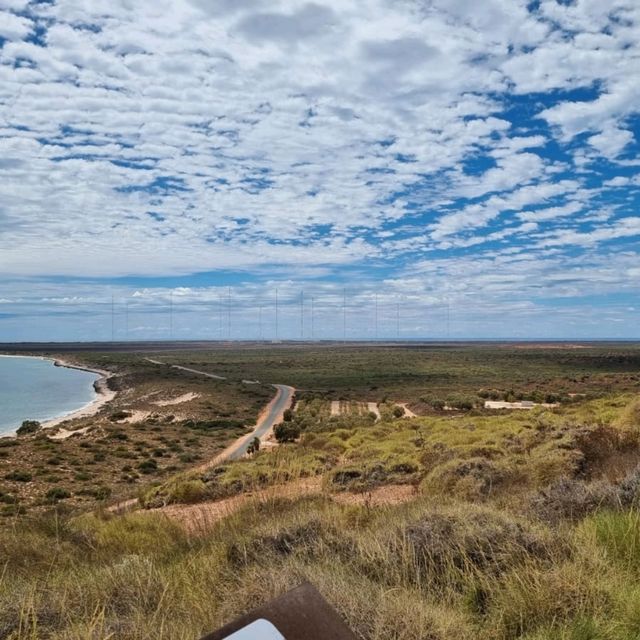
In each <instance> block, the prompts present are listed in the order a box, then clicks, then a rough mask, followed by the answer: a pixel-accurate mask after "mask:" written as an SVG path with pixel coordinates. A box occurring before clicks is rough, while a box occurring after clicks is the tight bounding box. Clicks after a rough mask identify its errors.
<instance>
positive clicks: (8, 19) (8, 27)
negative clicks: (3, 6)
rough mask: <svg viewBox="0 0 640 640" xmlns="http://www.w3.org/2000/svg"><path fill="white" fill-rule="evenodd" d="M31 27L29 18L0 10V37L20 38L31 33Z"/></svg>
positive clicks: (7, 38)
mask: <svg viewBox="0 0 640 640" xmlns="http://www.w3.org/2000/svg"><path fill="white" fill-rule="evenodd" d="M32 28H33V24H32V22H31V20H28V19H27V18H22V17H20V16H16V15H14V14H13V13H7V12H4V11H0V38H5V39H6V40H22V39H23V38H26V36H28V35H29V33H31V30H32Z"/></svg>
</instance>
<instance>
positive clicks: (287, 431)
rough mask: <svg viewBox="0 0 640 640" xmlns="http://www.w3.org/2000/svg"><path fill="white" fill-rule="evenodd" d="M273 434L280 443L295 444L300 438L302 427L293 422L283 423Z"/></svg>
mask: <svg viewBox="0 0 640 640" xmlns="http://www.w3.org/2000/svg"><path fill="white" fill-rule="evenodd" d="M273 433H274V435H275V437H276V440H277V441H278V442H295V441H296V440H297V439H298V438H299V437H300V433H301V431H300V427H299V426H298V425H296V424H293V423H291V422H283V423H281V424H279V425H277V426H276V427H275V429H274V430H273Z"/></svg>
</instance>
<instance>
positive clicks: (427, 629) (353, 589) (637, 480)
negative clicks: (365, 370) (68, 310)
mask: <svg viewBox="0 0 640 640" xmlns="http://www.w3.org/2000/svg"><path fill="white" fill-rule="evenodd" d="M384 349H390V353H396V352H397V349H396V348H395V347H394V348H384ZM254 351H259V349H257V348H256V349H250V350H247V352H246V353H245V352H244V351H242V350H236V351H231V350H229V351H223V350H220V352H215V353H209V354H188V355H187V356H184V355H183V356H179V355H178V354H171V355H170V356H167V355H166V354H165V355H163V356H162V358H163V359H165V358H166V359H168V358H169V357H170V358H175V359H178V358H181V362H182V363H183V364H184V366H193V367H194V368H198V369H199V368H202V367H203V366H204V365H205V360H206V359H207V358H208V359H209V364H210V366H211V367H212V369H211V372H212V373H213V369H214V366H213V364H211V360H213V359H214V358H216V359H218V360H219V362H217V363H216V364H217V366H219V367H220V368H224V367H225V366H228V367H229V369H228V370H227V371H223V374H227V375H229V377H230V380H229V381H228V382H227V383H226V384H229V385H231V387H234V385H236V384H238V381H239V380H241V379H243V378H245V377H246V378H247V379H248V378H250V379H252V380H256V379H260V380H261V382H263V383H267V382H284V383H289V384H294V380H295V379H296V377H298V385H299V386H298V390H297V394H296V404H295V406H294V408H293V410H292V411H291V413H290V414H287V416H286V420H285V423H284V424H285V425H287V427H288V428H295V430H296V431H297V432H299V436H298V437H297V438H296V439H295V440H294V441H289V442H282V443H281V444H280V445H278V446H271V447H265V446H260V447H259V448H257V450H256V451H254V452H253V453H252V454H251V455H250V456H248V457H246V458H245V459H243V460H241V461H237V462H225V463H222V464H218V465H215V466H213V465H210V466H208V467H206V468H205V467H202V468H200V469H194V468H192V469H190V468H189V466H188V465H187V466H185V468H184V469H183V470H178V472H177V473H171V472H166V473H165V474H164V475H162V476H160V477H153V474H151V477H150V479H149V482H146V483H144V484H141V486H140V490H139V494H138V495H139V508H138V509H137V510H136V511H134V512H131V513H127V514H125V515H116V514H114V513H112V512H110V511H108V510H107V509H106V508H102V509H97V510H96V509H94V510H88V509H87V508H86V507H85V508H84V509H83V508H81V505H78V504H74V503H73V499H72V498H70V497H65V496H64V494H61V493H59V492H58V491H57V487H52V489H55V490H54V491H51V493H50V494H49V493H47V494H45V495H44V497H43V501H44V502H46V501H49V502H48V506H45V505H43V506H42V507H41V508H40V509H29V510H27V512H26V513H25V514H22V515H20V514H19V513H18V511H19V506H20V503H19V502H18V503H14V502H12V492H11V491H7V490H6V489H5V488H4V484H3V483H2V482H0V486H1V487H2V489H0V491H1V493H0V502H2V503H3V504H4V505H5V506H9V507H12V508H13V509H14V511H13V514H12V515H11V516H10V517H5V518H4V519H3V526H2V528H0V558H2V559H3V571H2V572H0V637H3V638H4V637H6V638H10V639H11V640H26V639H27V638H28V639H32V638H51V639H56V640H62V639H64V640H72V639H77V640H80V639H84V638H105V639H106V638H123V639H125V640H134V639H135V640H138V639H140V640H142V639H143V638H148V637H158V638H165V639H167V640H169V639H174V638H184V639H187V638H189V639H191V638H197V637H199V636H200V635H202V634H204V633H205V632H209V631H211V630H213V629H215V628H217V627H219V626H221V625H222V624H224V623H226V622H228V621H229V620H230V619H232V618H234V617H235V616H237V615H239V614H241V613H243V612H246V611H247V610H250V609H252V608H254V607H256V606H258V605H259V604H262V603H264V602H266V601H267V600H269V599H271V598H273V597H275V596H277V595H280V594H281V593H283V592H284V591H286V590H288V589H289V588H293V587H295V586H297V585H298V584H300V582H302V581H304V580H310V581H311V582H312V583H314V584H315V585H316V586H317V587H318V588H319V590H320V591H321V592H322V593H323V594H324V595H325V597H326V598H327V599H328V600H329V601H330V602H331V603H332V604H333V605H334V606H335V607H336V608H337V610H338V611H339V612H340V613H341V614H342V616H343V617H344V618H345V620H346V621H347V623H348V624H349V626H350V627H351V628H352V629H353V630H354V632H355V633H356V635H357V636H358V637H360V638H363V639H366V640H388V639H397V640H400V639H408V640H418V639H420V640H424V639H429V640H449V639H451V640H454V639H455V640H465V639H467V638H468V639H469V640H471V639H472V638H473V639H476V638H479V639H480V640H492V639H494V638H495V639H498V640H516V639H523V640H552V639H554V640H555V639H558V638H560V639H566V640H600V639H602V640H605V639H607V640H609V639H610V640H632V639H636V638H638V637H640V589H639V588H638V587H637V584H638V582H639V580H640V470H639V469H638V464H639V463H640V399H639V397H638V390H639V389H640V378H639V376H638V373H639V372H640V366H639V365H640V361H639V359H638V356H639V355H640V351H638V350H637V349H636V348H635V347H632V346H622V347H620V346H619V347H615V348H614V347H612V346H610V345H607V346H604V347H598V348H596V347H591V348H589V349H555V350H548V349H544V350H543V349H539V350H538V349H528V350H521V349H516V348H511V349H507V348H506V347H492V348H489V347H469V348H468V351H467V352H465V350H464V349H462V348H456V349H454V350H451V351H450V354H449V355H450V358H451V362H452V366H451V370H452V372H457V373H452V376H453V377H452V378H451V380H452V392H451V393H452V394H457V397H458V398H463V397H468V398H470V399H473V402H472V403H471V404H472V406H471V407H468V406H466V405H465V407H460V406H458V407H455V408H454V407H453V406H452V403H451V399H452V398H453V397H456V396H455V395H452V396H451V397H447V393H446V391H445V389H444V387H443V388H440V387H438V384H439V383H437V382H434V384H433V385H430V384H429V383H428V382H425V378H424V368H425V367H426V366H427V365H425V364H424V362H423V359H425V358H427V356H428V353H427V350H424V351H421V350H419V349H415V348H411V349H407V350H405V351H404V352H403V358H398V360H393V358H392V363H395V364H392V366H391V367H390V369H391V371H392V372H393V371H394V370H395V373H393V375H397V376H398V378H397V381H396V383H395V386H394V385H390V387H389V389H383V388H378V389H376V390H375V394H373V393H372V394H371V395H368V392H367V389H368V390H369V391H371V389H370V384H369V382H366V383H362V384H361V383H358V384H356V383H355V382H354V380H355V378H353V377H349V378H348V380H347V378H342V376H347V373H348V371H347V369H348V366H347V365H346V364H345V362H347V361H348V360H349V358H352V359H354V360H355V361H356V362H364V361H366V362H370V363H373V362H377V363H378V365H377V366H378V367H381V365H380V362H381V359H380V358H378V357H373V356H369V355H367V354H365V353H363V352H365V351H366V349H364V348H362V349H361V350H357V349H355V348H347V350H346V352H344V353H342V356H343V357H342V358H339V359H338V364H337V365H336V367H335V368H334V369H333V370H331V371H329V370H327V369H318V382H317V384H307V385H304V386H303V385H301V384H300V382H301V379H302V377H303V376H307V375H311V374H310V373H309V374H307V373H304V374H303V373H302V370H303V369H306V366H307V365H305V366H304V367H303V366H302V364H301V363H303V362H304V361H303V360H302V359H301V358H302V356H300V355H299V352H301V351H303V349H301V348H300V347H295V348H287V347H283V348H282V349H280V350H278V349H276V348H274V347H271V348H270V349H269V350H265V353H266V354H267V355H268V357H269V358H272V359H273V361H274V362H275V361H276V360H278V358H280V360H281V361H282V362H281V363H280V366H281V367H282V368H281V369H278V370H277V371H275V373H274V374H273V377H271V378H266V377H265V376H264V375H263V376H256V375H253V376H249V375H248V366H249V365H246V364H242V365H240V364H239V362H240V360H242V359H243V358H244V359H246V360H251V359H252V358H253V357H254V355H253V353H254ZM329 352H331V353H333V354H334V356H335V354H336V353H341V352H340V350H339V348H337V347H331V348H330V349H327V353H329ZM319 353H320V354H321V355H318V354H319ZM269 354H270V355H269ZM416 354H417V355H416ZM425 354H427V355H425ZM94 357H97V356H94ZM105 357H108V358H112V359H114V361H115V360H116V359H118V358H120V359H121V360H120V362H122V363H123V364H122V365H121V366H123V367H125V369H126V366H128V365H126V361H127V360H130V359H131V360H132V359H133V356H132V355H131V354H124V355H121V354H108V355H107V356H105ZM298 358H300V359H301V360H300V361H299V363H298V365H297V369H296V366H294V365H295V363H294V362H292V359H293V360H296V359H298ZM309 358H310V360H312V361H313V362H314V363H315V365H314V366H316V367H318V364H319V362H322V361H323V358H324V351H323V350H322V348H318V349H315V348H311V349H310V350H309ZM411 358H416V360H415V361H414V364H413V369H411V365H410V361H411ZM483 358H484V360H486V361H489V362H494V363H497V364H496V367H497V369H498V370H499V371H501V375H502V378H499V377H498V376H495V375H494V376H491V377H490V379H489V380H487V381H484V382H480V380H479V378H480V377H482V376H481V375H480V373H479V372H478V370H477V369H476V368H481V364H480V362H481V360H482V359H483ZM529 358H531V360H529ZM445 359H446V357H445V355H444V353H443V352H440V351H437V350H436V356H435V360H436V361H437V362H438V363H440V362H444V360H445ZM460 359H462V360H463V361H464V362H466V367H465V366H462V365H461V366H458V365H459V364H460V362H459V360H460ZM229 360H234V361H235V364H234V365H233V367H235V368H233V369H232V368H231V365H230V364H229ZM285 362H287V363H288V364H289V365H291V367H292V371H291V372H290V374H289V375H290V377H289V378H287V377H286V376H283V377H282V378H278V377H277V376H279V375H280V374H282V373H285V368H286V367H285ZM245 366H246V367H247V369H245ZM429 366H430V367H432V368H433V367H436V365H435V364H433V365H429ZM439 366H440V364H437V367H439ZM482 366H484V365H482ZM394 367H396V368H395V369H394ZM437 367H436V368H437ZM400 369H402V370H405V369H407V370H409V369H411V370H412V371H413V372H414V375H415V376H416V377H417V378H418V379H419V380H420V381H421V382H420V383H418V382H417V380H415V379H414V378H413V377H412V376H407V375H406V372H405V374H404V375H405V378H404V381H405V384H404V385H403V384H401V379H400V372H399V370H400ZM296 371H297V373H296ZM232 373H233V376H232V375H230V374H232ZM372 375H373V374H372ZM380 375H382V374H380ZM389 375H391V374H389ZM261 378H265V379H264V380H262V379H261ZM340 380H342V383H340V384H343V386H340V384H339V381H340ZM434 380H435V379H434ZM554 388H555V389H556V391H555V393H558V394H559V397H560V399H561V402H560V403H559V404H558V406H556V407H536V408H534V409H532V410H528V411H487V410H484V409H483V408H481V406H482V404H481V403H480V402H479V401H478V400H477V399H482V397H483V395H482V394H484V392H485V391H486V390H487V389H491V390H495V391H496V392H497V391H500V392H501V393H502V392H504V391H507V392H512V393H513V394H514V395H517V394H519V393H525V392H526V393H533V392H534V390H536V392H539V393H552V392H554V391H553V389H554ZM185 389H187V388H186V387H185V388H184V389H182V388H181V392H182V393H184V392H186V391H185ZM569 394H580V395H579V396H576V395H571V396H570V395H569ZM421 397H423V398H427V397H428V398H436V399H442V400H443V401H444V402H445V403H446V408H445V407H444V406H442V407H439V406H434V405H433V403H429V402H424V401H423V400H421V399H420V398H421ZM336 400H340V401H341V411H340V414H339V415H336V414H335V412H334V414H333V415H332V404H331V403H332V402H335V401H336ZM369 402H375V406H376V409H377V412H372V411H369V405H368V404H367V403H369ZM404 404H407V407H408V408H409V409H410V410H413V411H414V412H415V413H418V414H419V415H418V417H406V415H407V414H406V413H404V414H403V412H401V411H398V410H397V409H398V408H399V407H401V405H404ZM120 408H122V409H126V407H115V408H113V409H112V410H115V409H120ZM401 408H402V407H401ZM378 414H379V415H378ZM206 419H207V416H206V415H205V414H202V415H201V416H200V418H199V420H202V421H206ZM212 419H213V418H212ZM184 428H185V429H190V427H186V426H185V427H184ZM123 431H124V432H125V433H127V434H129V435H130V434H131V433H134V432H135V425H129V426H128V427H126V428H124V429H123ZM27 437H29V438H31V437H33V438H34V439H37V438H41V437H42V436H41V435H40V434H37V435H36V436H27ZM6 442H14V441H12V440H7V441H6ZM18 442H19V443H20V444H19V445H17V446H22V440H21V439H19V440H18ZM65 442H66V441H65ZM12 448H14V445H7V446H6V447H3V449H9V450H10V449H12ZM149 460H153V458H149ZM159 460H160V464H162V459H159ZM195 464H200V463H195ZM29 473H30V471H29V469H28V468H25V469H23V470H16V476H15V478H14V480H11V481H10V483H11V484H10V486H11V487H15V486H23V485H24V486H29V484H30V482H31V481H30V480H28V479H27V476H28V475H29ZM21 474H23V475H22V480H20V479H19V478H18V476H20V475H21ZM4 482H9V481H4ZM310 486H313V491H312V492H308V493H306V494H305V493H304V492H303V491H301V492H299V493H298V494H295V493H293V492H289V491H287V490H286V489H288V488H292V487H302V488H305V487H310ZM266 488H268V491H266V490H265V489H266ZM63 489H64V487H63ZM73 490H74V488H73V486H71V487H69V488H68V489H67V491H69V493H71V492H73ZM381 495H384V496H386V498H385V500H380V499H378V498H379V496H381ZM223 503H225V504H226V505H227V507H228V508H227V509H226V510H225V511H224V513H223V512H222V511H221V512H220V513H218V514H217V515H216V517H214V518H210V519H206V518H202V519H198V518H199V515H198V514H202V513H204V512H203V511H202V510H203V509H207V508H211V509H212V510H213V509H214V508H215V507H216V505H221V504H223Z"/></svg>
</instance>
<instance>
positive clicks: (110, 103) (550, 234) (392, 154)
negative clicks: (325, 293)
mask: <svg viewBox="0 0 640 640" xmlns="http://www.w3.org/2000/svg"><path fill="white" fill-rule="evenodd" d="M527 6H528V3H527V2H525V1H524V0H515V1H511V0H509V1H507V0H488V1H487V2H483V3H477V2H476V3H474V2H470V1H469V0H446V1H445V0H434V1H433V2H428V3H427V2H422V1H418V0H404V1H402V2H393V3H391V2H387V1H384V0H367V2H365V3H362V2H357V1H356V0H316V2H293V0H274V1H273V2H266V1H265V0H243V1H241V0H237V1H234V2H232V1H230V0H211V1H210V2H205V1H204V0H190V1H187V0H177V1H173V2H170V1H169V0H158V1H157V2H146V3H145V2H138V3H136V2H130V1H129V0H114V1H113V2H109V3H102V4H100V5H97V4H96V3H92V2H87V0H57V1H56V2H51V3H36V4H30V5H29V6H27V4H26V3H25V2H22V1H20V0H10V1H8V0H0V37H2V38H4V39H6V40H9V41H8V42H4V44H3V45H2V47H1V48H0V274H2V275H3V276H4V277H10V276H11V277H25V276H27V277H34V278H37V277H39V276H51V275H62V276H70V277H77V276H78V275H82V276H94V277H97V278H109V277H114V276H127V275H133V276H135V275H144V276H153V275H181V276H182V275H184V276H188V275H189V274H193V273H196V272H202V271H215V270H219V269H232V270H236V271H239V272H246V273H252V274H259V275H261V276H262V275H263V274H264V273H274V272H275V271H276V270H280V271H279V272H278V273H280V274H281V275H283V277H285V276H288V275H291V273H292V272H293V273H295V274H303V273H306V274H312V275H310V277H313V275H319V274H322V275H328V276H330V275H332V274H334V273H335V272H336V271H338V270H343V269H346V268H349V269H351V270H353V269H366V268H367V267H368V266H369V265H371V264H375V265H382V264H384V265H386V266H387V267H389V268H390V269H391V270H397V269H398V268H399V267H398V264H400V263H399V262H398V263H396V262H395V261H396V259H397V258H398V256H402V257H403V259H406V260H411V261H412V262H420V261H421V260H422V259H423V258H424V256H425V255H429V256H430V259H432V260H433V262H434V263H439V262H440V261H442V260H446V259H447V258H446V257H443V255H442V254H443V252H444V253H445V254H446V252H447V251H449V250H450V249H451V250H452V249H455V250H457V251H459V252H462V251H467V252H468V253H469V254H472V253H475V254H476V255H481V254H482V252H483V251H485V250H486V247H487V246H500V247H501V251H502V253H500V257H499V260H501V261H505V262H501V264H508V265H510V266H509V267H508V269H512V268H516V272H514V271H509V272H507V271H505V272H504V273H501V275H499V276H498V279H500V278H504V281H505V282H507V281H508V282H511V285H510V286H513V283H514V282H518V283H519V282H521V281H522V273H521V272H520V271H519V269H521V268H524V266H523V264H524V263H522V262H519V260H520V259H521V256H520V254H521V253H523V252H525V251H526V250H527V249H529V250H532V251H542V250H543V247H544V246H546V247H547V250H548V247H553V248H554V249H553V250H554V251H557V252H559V253H561V252H562V251H563V247H567V246H581V247H587V248H589V249H592V248H593V250H594V251H595V250H596V248H597V247H598V246H599V245H600V244H601V243H607V242H609V241H611V240H612V239H616V238H618V239H621V240H624V239H625V238H627V239H629V238H633V233H634V230H635V228H636V227H635V226H634V223H633V222H632V221H633V220H634V218H632V217H631V216H633V215H634V214H635V213H636V211H635V208H634V206H635V204H634V200H633V195H632V192H631V188H632V187H633V186H634V185H637V176H636V175H635V174H634V171H637V168H635V167H634V165H633V161H631V160H629V157H630V155H632V151H633V150H635V147H634V144H637V143H638V141H637V140H634V139H633V137H632V134H631V121H630V117H631V116H633V115H634V114H637V112H638V105H639V104H640V93H638V91H639V90H638V86H637V85H638V83H637V82H636V81H635V78H636V76H637V68H638V62H639V60H638V58H639V51H638V48H639V42H640V32H639V29H638V24H639V22H640V17H639V8H638V6H637V3H635V2H631V1H629V2H624V1H622V0H613V1H612V2H610V3H601V2H595V1H594V0H589V1H585V0H579V1H578V2H575V3H570V4H569V3H557V2H555V1H554V2H551V1H549V2H547V1H543V2H542V3H541V4H540V7H539V8H538V9H531V10H530V9H528V8H527ZM16 12H23V15H17V14H16ZM36 27H37V29H38V31H37V37H30V36H33V35H35V34H36ZM3 29H4V31H3ZM551 92H553V93H551ZM530 93H532V94H533V95H532V96H529V95H528V94H530ZM543 94H546V95H544V97H542V96H543ZM547 125H548V126H547ZM584 133H586V134H587V135H583V134H584ZM623 154H624V155H623ZM620 156H622V158H621V157H620ZM606 160H610V161H615V162H616V163H617V164H618V167H619V169H620V171H625V172H626V173H625V174H624V175H625V176H627V175H628V178H627V177H625V178H623V177H622V176H619V177H618V178H615V177H614V176H613V174H612V173H607V174H603V175H602V176H601V177H602V180H601V182H602V186H600V187H598V186H594V184H597V183H598V179H597V178H598V175H597V171H598V170H599V169H598V168H597V167H596V165H597V163H598V162H605V161H606ZM587 185H588V188H587ZM610 190H611V191H610ZM614 190H615V191H614ZM612 193H615V196H611V195H610V194H612ZM608 198H614V200H613V201H612V202H610V203H608V202H606V201H607V199H608ZM623 220H627V222H623ZM572 243H574V244H572ZM509 251H512V253H508V252H509ZM507 256H509V260H510V261H508V262H506V260H507ZM496 260H498V258H496ZM445 264H446V269H447V270H448V274H449V276H448V277H449V280H448V282H449V283H451V282H453V283H455V282H456V278H455V277H454V276H455V274H456V273H457V272H456V268H455V265H454V264H453V263H449V262H445ZM553 264H554V265H555V267H556V268H558V269H560V267H559V266H558V264H559V263H553ZM483 265H484V263H483ZM485 266H486V265H485ZM529 266H531V265H529ZM562 266H563V268H564V267H565V265H564V264H563V265H562ZM487 268H488V267H487ZM566 268H567V270H568V271H571V269H575V268H576V267H575V265H573V266H571V267H566ZM505 269H507V267H505ZM625 273H626V272H625ZM452 274H453V275H452ZM551 274H552V269H551V267H549V270H548V271H544V272H541V273H540V278H541V279H544V278H549V279H550V278H551ZM420 277H423V276H420ZM627 278H628V276H627ZM477 284H478V286H484V285H486V286H487V287H489V288H490V290H491V291H497V289H496V287H497V285H496V282H495V280H491V278H488V279H487V281H486V282H485V281H483V280H482V279H479V280H477ZM38 286H44V285H38ZM398 286H399V285H398ZM506 286H507V285H505V287H506ZM45 288H46V287H45ZM500 291H502V289H500ZM3 297H7V298H8V297H9V296H3ZM67 297H68V298H69V299H73V298H74V296H73V295H69V296H67Z"/></svg>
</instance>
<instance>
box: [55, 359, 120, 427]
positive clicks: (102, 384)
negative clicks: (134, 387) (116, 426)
mask: <svg viewBox="0 0 640 640" xmlns="http://www.w3.org/2000/svg"><path fill="white" fill-rule="evenodd" d="M43 359H45V360H50V359H51V358H43ZM53 362H54V364H55V366H57V367H66V368H67V369H78V370H80V371H88V372H89V373H95V374H97V375H99V376H100V379H99V380H97V381H96V382H95V383H94V389H95V390H96V394H97V395H96V398H95V399H94V400H92V401H91V402H89V403H88V404H86V405H85V406H84V407H80V408H79V409H76V410H75V411H72V412H71V413H67V414H65V415H63V416H59V417H57V418H52V419H51V420H47V421H45V422H43V423H42V427H43V428H44V429H50V428H52V427H57V426H58V425H60V424H62V423H63V422H67V421H69V420H78V419H80V418H89V417H91V416H94V415H96V414H97V413H98V411H100V409H102V407H103V406H104V405H105V404H107V403H108V402H111V401H112V400H113V399H114V398H115V397H116V392H115V391H112V390H111V389H109V385H108V384H107V380H108V379H109V378H110V377H111V376H112V373H111V372H109V371H105V370H104V369H91V368H89V367H83V366H81V365H77V364H73V363H72V362H67V361H66V360H60V359H56V360H54V361H53ZM72 433H73V432H71V433H70V434H69V435H71V434H72Z"/></svg>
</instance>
